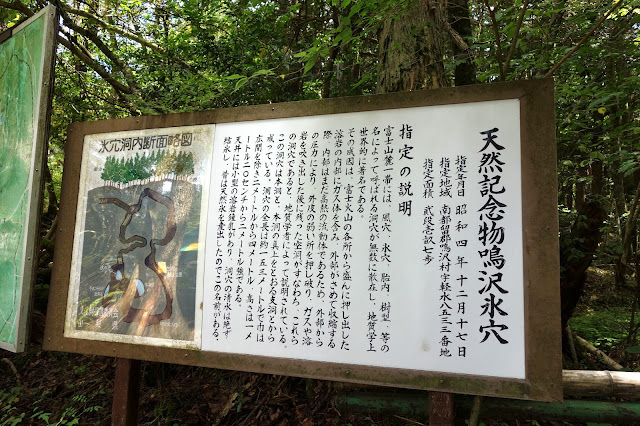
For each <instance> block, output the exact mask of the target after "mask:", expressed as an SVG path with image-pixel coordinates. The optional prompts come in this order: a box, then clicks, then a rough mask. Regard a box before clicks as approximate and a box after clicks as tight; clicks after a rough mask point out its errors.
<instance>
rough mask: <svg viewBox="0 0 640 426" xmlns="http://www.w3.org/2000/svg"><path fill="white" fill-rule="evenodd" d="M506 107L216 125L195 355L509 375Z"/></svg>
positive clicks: (511, 298)
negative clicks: (198, 341)
mask: <svg viewBox="0 0 640 426" xmlns="http://www.w3.org/2000/svg"><path fill="white" fill-rule="evenodd" d="M520 162H521V160H520V104H519V100H517V99H511V100H500V101H487V102H476V103H467V104H458V105H445V106H429V107H417V108H405V109H396V110H385V111H373V112H355V113H345V114H336V115H328V116H312V117H302V118H283V119H276V120H268V121H267V120H265V121H252V122H240V123H223V124H218V125H217V126H216V130H215V137H214V149H213V157H212V174H211V183H210V188H211V196H210V198H209V206H208V213H207V215H208V217H207V235H206V255H205V263H204V283H203V285H204V287H203V301H202V307H203V316H202V350H203V351H217V352H228V353H239V354H251V355H263V356H270V357H281V358H293V359H304V360H315V361H327V362H339V363H346V364H358V365H368V366H383V367H394V368H405V369H414V370H428V371H437V372H455V373H463V374H464V373H467V374H474V375H484V376H494V377H504V378H515V379H523V378H525V348H524V336H525V333H524V300H523V297H524V296H523V294H524V290H523V272H522V270H523V265H522V257H523V253H522V246H523V244H522V223H521V215H522V212H521V208H522V202H521V195H522V194H521V177H520V173H521V170H520Z"/></svg>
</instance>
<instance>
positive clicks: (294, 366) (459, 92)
mask: <svg viewBox="0 0 640 426" xmlns="http://www.w3.org/2000/svg"><path fill="white" fill-rule="evenodd" d="M553 96H554V92H553V81H552V80H549V79H545V80H530V81H522V82H513V83H498V84H490V85H478V86H466V87H461V88H445V89H437V90H429V91H416V92H409V93H394V94H387V95H375V96H363V97H352V98H339V99H327V100H319V101H302V102H292V103H283V104H271V105H260V106H251V107H238V108H230V109H220V110H213V111H205V112H194V113H184V114H171V115H164V116H155V117H154V116H151V117H132V118H126V119H119V120H106V121H98V122H89V123H75V124H72V125H71V126H70V127H69V132H68V143H67V147H66V153H65V170H64V178H63V183H62V200H63V202H62V204H61V210H60V216H59V224H58V235H57V238H56V253H55V261H54V270H53V275H52V283H51V294H50V298H49V308H48V309H49V310H48V314H47V328H46V333H45V340H44V348H45V349H47V350H56V351H67V352H77V353H84V354H95V355H106V356H114V357H121V358H131V359H141V360H150V361H159V362H168V363H179V364H188V365H196V366H205V367H213V368H223V369H233V370H242V371H252V372H258V373H270V374H286V375H292V376H300V377H312V378H319V379H328V380H337V381H346V382H354V383H366V384H376V385H384V386H394V387H404V388H413V389H429V390H439V391H446V392H453V393H464V394H478V395H487V396H499V397H511V398H520V399H532V400H543V401H559V400H562V386H561V378H562V377H561V376H562V360H561V333H560V292H559V249H558V213H557V202H556V196H555V194H556V192H557V182H556V146H555V113H554V98H553ZM506 99H518V100H519V101H520V136H521V175H522V206H523V208H522V224H523V228H522V240H523V256H524V259H523V266H524V270H523V276H524V282H523V286H524V316H525V336H524V341H525V369H526V377H525V379H503V378H496V377H488V376H475V375H468V374H466V375H464V374H463V375H461V374H454V373H439V372H429V371H418V370H407V369H398V368H380V367H370V366H362V365H351V364H340V363H328V362H317V361H304V360H297V359H284V358H274V357H264V356H250V355H242V354H228V353H221V352H205V351H200V350H193V349H177V348H166V347H157V346H148V345H138V344H130V343H119V342H104V341H95V340H83V339H79V338H68V337H65V336H64V328H65V316H66V310H67V299H68V291H69V282H70V271H71V260H72V259H71V258H72V250H73V242H74V238H76V237H77V236H76V235H74V232H75V225H76V223H75V222H76V208H77V201H78V195H79V194H78V191H79V183H80V182H79V179H80V172H81V170H80V169H81V159H82V149H83V141H84V138H85V136H86V135H91V134H97V133H109V132H117V131H128V130H142V129H154V128H168V127H178V126H192V125H194V126H195V125H203V124H218V123H233V122H241V121H253V120H268V119H276V118H290V117H306V116H314V115H325V114H338V113H348V112H357V111H375V110H386V109H397V108H409V107H419V106H435V105H453V104H462V103H470V102H481V101H492V100H506ZM487 361H488V362H491V360H487Z"/></svg>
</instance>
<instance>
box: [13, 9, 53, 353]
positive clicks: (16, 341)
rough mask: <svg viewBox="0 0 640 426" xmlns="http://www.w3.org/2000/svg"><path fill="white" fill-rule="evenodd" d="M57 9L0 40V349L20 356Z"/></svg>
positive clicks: (32, 260) (42, 13) (31, 269)
mask: <svg viewBox="0 0 640 426" xmlns="http://www.w3.org/2000/svg"><path fill="white" fill-rule="evenodd" d="M55 16H56V12H55V8H54V7H53V6H48V7H46V8H44V9H43V10H42V11H40V12H39V13H38V14H36V15H35V16H33V17H31V18H30V19H28V20H27V21H25V22H24V23H22V24H21V25H19V26H17V27H16V28H11V29H9V30H7V31H6V32H5V33H2V35H0V40H2V41H1V42H0V324H1V325H0V348H3V349H7V350H10V351H13V352H21V351H23V350H24V346H25V341H26V334H27V333H26V332H27V325H28V322H29V321H28V319H29V308H30V303H31V301H30V295H31V287H32V282H31V281H32V277H33V276H34V274H33V272H34V268H35V267H36V265H35V258H36V254H37V252H36V247H37V242H38V238H39V237H38V231H39V229H38V217H39V212H40V207H41V199H42V197H41V194H42V193H41V188H42V183H41V182H42V167H43V158H44V156H43V152H45V151H46V138H47V132H48V124H49V122H48V118H47V112H48V110H49V105H50V93H49V92H50V88H51V80H52V71H53V70H52V67H53V58H54V56H53V54H54V46H55V31H56V29H55V27H56V21H55Z"/></svg>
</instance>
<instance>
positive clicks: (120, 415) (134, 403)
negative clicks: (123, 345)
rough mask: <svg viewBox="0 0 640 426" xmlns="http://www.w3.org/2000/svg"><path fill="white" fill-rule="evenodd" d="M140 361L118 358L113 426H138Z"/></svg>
mask: <svg viewBox="0 0 640 426" xmlns="http://www.w3.org/2000/svg"><path fill="white" fill-rule="evenodd" d="M139 397H140V361H139V360H135V359H128V358H116V378H115V383H114V386H113V406H112V409H111V425H112V426H134V425H137V424H138V400H139V399H140V398H139Z"/></svg>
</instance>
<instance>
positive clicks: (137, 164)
mask: <svg viewBox="0 0 640 426" xmlns="http://www.w3.org/2000/svg"><path fill="white" fill-rule="evenodd" d="M193 173H194V162H193V153H191V152H189V153H185V152H184V151H179V152H178V154H176V152H175V151H167V150H158V151H157V152H155V151H154V152H152V153H151V154H150V155H147V153H146V152H145V153H144V154H143V155H142V157H140V156H139V155H138V154H137V153H136V156H135V158H133V159H132V158H129V159H127V160H126V161H125V160H124V159H122V158H120V160H116V159H115V157H112V156H109V157H107V159H106V161H105V165H104V169H103V170H102V174H101V175H100V177H101V178H102V180H104V181H109V182H113V183H123V184H127V183H129V182H134V181H142V180H145V179H149V178H151V177H165V176H167V175H170V174H173V175H174V176H176V177H177V176H190V175H193Z"/></svg>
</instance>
